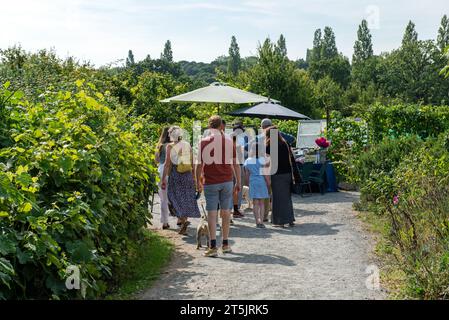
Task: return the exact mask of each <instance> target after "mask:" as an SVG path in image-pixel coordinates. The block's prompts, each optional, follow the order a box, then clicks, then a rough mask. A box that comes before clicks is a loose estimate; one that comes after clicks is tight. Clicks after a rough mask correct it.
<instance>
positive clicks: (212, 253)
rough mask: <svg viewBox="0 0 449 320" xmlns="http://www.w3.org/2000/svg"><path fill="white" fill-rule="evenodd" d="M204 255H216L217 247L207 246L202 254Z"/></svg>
mask: <svg viewBox="0 0 449 320" xmlns="http://www.w3.org/2000/svg"><path fill="white" fill-rule="evenodd" d="M203 255H204V256H205V257H209V258H210V257H218V249H217V248H209V249H207V250H206V252H204V254H203Z"/></svg>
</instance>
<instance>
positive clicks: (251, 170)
mask: <svg viewBox="0 0 449 320" xmlns="http://www.w3.org/2000/svg"><path fill="white" fill-rule="evenodd" d="M256 150H257V148H256V144H253V145H252V146H251V148H250V152H249V154H248V159H246V160H245V163H244V165H243V167H244V168H245V176H246V181H249V197H250V198H251V200H252V201H253V207H254V208H253V211H254V217H255V218H256V226H257V228H262V229H263V228H265V225H264V223H263V219H264V212H265V209H264V200H265V199H268V198H270V196H269V194H268V188H269V187H270V176H269V175H264V174H263V168H264V167H265V165H266V161H265V159H264V158H259V157H258V155H257V152H256Z"/></svg>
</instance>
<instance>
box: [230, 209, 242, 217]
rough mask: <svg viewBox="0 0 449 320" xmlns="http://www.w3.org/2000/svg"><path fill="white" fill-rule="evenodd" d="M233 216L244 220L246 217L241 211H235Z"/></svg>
mask: <svg viewBox="0 0 449 320" xmlns="http://www.w3.org/2000/svg"><path fill="white" fill-rule="evenodd" d="M232 216H233V217H234V218H243V217H244V216H245V215H244V214H243V213H241V212H240V211H238V210H237V211H234V213H233V214H232Z"/></svg>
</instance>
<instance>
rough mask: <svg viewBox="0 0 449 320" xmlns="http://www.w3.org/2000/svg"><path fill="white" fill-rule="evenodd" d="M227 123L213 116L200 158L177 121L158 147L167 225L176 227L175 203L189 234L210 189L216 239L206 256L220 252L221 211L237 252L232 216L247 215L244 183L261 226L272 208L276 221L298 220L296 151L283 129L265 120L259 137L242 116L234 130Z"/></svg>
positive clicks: (225, 246)
mask: <svg viewBox="0 0 449 320" xmlns="http://www.w3.org/2000/svg"><path fill="white" fill-rule="evenodd" d="M224 129H225V123H224V121H223V120H222V119H221V117H219V116H212V117H210V119H209V121H208V134H207V135H206V136H205V137H203V138H202V139H201V141H200V143H199V145H198V154H197V157H196V158H195V161H194V157H193V152H192V147H191V145H190V144H189V143H188V142H187V141H185V140H183V137H182V130H181V128H180V127H177V126H172V127H170V128H164V129H163V131H162V134H161V137H160V139H159V143H158V146H157V152H156V160H157V161H158V163H159V167H158V172H159V177H160V182H159V190H158V191H159V197H160V200H161V201H160V202H161V223H162V228H163V229H168V228H170V226H169V224H168V217H169V213H170V210H169V204H170V205H171V206H172V208H173V210H174V212H175V213H176V216H177V217H178V225H179V233H180V234H184V235H185V234H186V233H187V227H188V225H189V224H190V222H189V221H188V218H199V217H200V216H201V214H200V210H199V207H198V203H197V200H198V198H199V195H200V194H201V193H204V197H205V200H206V211H207V220H208V227H209V239H210V241H209V248H208V249H207V250H206V252H205V253H204V255H205V256H206V257H215V256H217V255H218V245H217V240H216V231H217V219H218V217H220V218H221V221H222V224H221V228H222V230H221V231H222V243H221V250H222V252H223V253H229V252H232V249H231V247H230V245H229V231H230V224H231V222H232V218H234V219H235V218H242V217H244V215H243V213H242V212H241V211H240V210H241V204H242V189H243V186H244V185H245V186H248V187H249V197H250V198H251V200H252V202H253V212H254V218H255V225H256V227H257V228H261V229H264V228H266V226H265V223H266V222H268V218H269V212H270V210H271V213H272V214H271V223H272V225H273V227H278V228H285V227H286V226H290V227H293V226H294V225H295V218H294V213H293V204H292V198H291V193H290V188H291V184H292V179H294V175H293V171H294V170H293V164H292V158H293V156H292V151H291V147H290V144H289V143H288V142H287V141H286V140H285V139H284V137H283V134H282V133H281V132H280V131H279V130H278V129H277V128H276V127H275V126H273V125H272V123H271V120H269V119H264V120H263V121H262V123H261V129H262V134H260V135H258V136H256V137H255V138H253V139H250V137H249V136H248V135H247V134H246V133H245V129H244V126H243V123H242V122H241V121H236V122H234V124H233V132H232V134H230V135H228V134H226V133H225V130H224ZM293 161H294V159H293Z"/></svg>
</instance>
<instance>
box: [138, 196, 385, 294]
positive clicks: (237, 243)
mask: <svg viewBox="0 0 449 320" xmlns="http://www.w3.org/2000/svg"><path fill="white" fill-rule="evenodd" d="M357 199H358V194H357V193H353V192H338V193H328V194H326V195H324V196H321V195H313V196H311V197H305V198H301V197H299V196H296V195H295V196H294V207H295V215H296V220H297V221H296V222H297V226H296V227H294V228H288V229H274V228H272V227H271V226H270V225H267V227H268V228H267V229H265V230H263V229H256V228H255V225H254V218H253V215H252V214H251V212H248V211H247V212H246V213H245V214H246V216H245V218H243V219H236V220H235V225H234V226H233V227H232V228H231V237H230V238H231V245H232V248H233V250H234V253H233V254H227V255H225V256H223V255H222V254H220V256H219V258H204V257H202V256H201V254H202V253H203V250H196V248H195V231H196V230H195V229H194V228H195V227H196V224H197V221H195V219H193V220H192V225H191V227H190V228H189V236H185V237H181V236H179V235H178V234H177V233H176V232H175V231H174V230H166V231H163V232H162V231H161V232H162V233H163V234H164V235H166V236H168V237H170V238H172V239H173V241H174V242H175V244H176V248H177V252H176V253H175V255H174V258H173V259H172V262H171V264H170V266H169V267H168V268H167V269H166V270H165V272H164V274H163V275H162V276H161V278H160V279H159V280H158V281H157V282H156V283H155V285H154V286H153V287H152V288H151V289H149V290H148V291H146V292H144V293H142V294H141V295H140V296H139V298H140V299H382V298H385V297H386V295H385V293H384V292H383V291H379V290H377V291H376V290H369V289H368V288H367V287H366V285H365V282H366V279H367V277H368V276H369V274H368V273H367V272H366V269H367V267H368V266H369V265H371V264H373V261H372V254H371V252H372V248H373V241H372V239H371V237H370V236H369V233H368V232H367V231H365V230H364V229H363V227H362V225H361V223H360V221H359V220H358V219H357V217H356V215H355V212H354V211H353V210H352V203H353V202H354V201H356V200H357ZM154 211H155V212H159V208H157V207H156V206H155V210H154ZM171 219H172V220H171V221H170V223H171V225H172V226H175V225H176V221H175V219H173V218H171ZM154 220H155V226H154V227H159V226H160V224H159V215H158V214H155V217H154ZM219 240H220V238H219V237H218V241H217V243H220V242H219Z"/></svg>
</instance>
